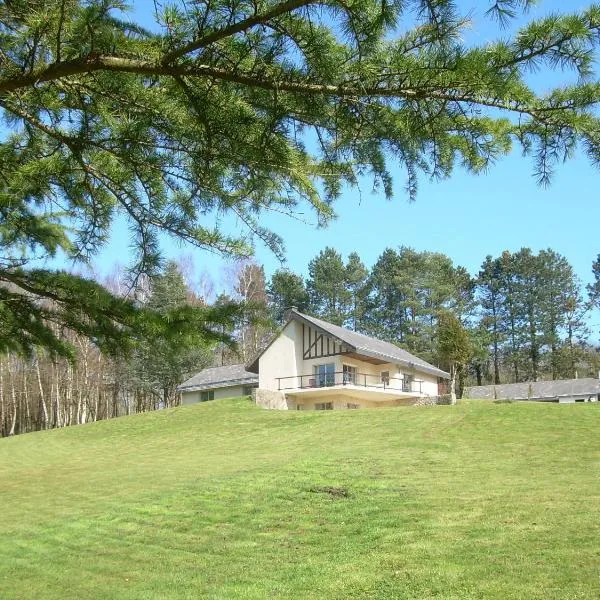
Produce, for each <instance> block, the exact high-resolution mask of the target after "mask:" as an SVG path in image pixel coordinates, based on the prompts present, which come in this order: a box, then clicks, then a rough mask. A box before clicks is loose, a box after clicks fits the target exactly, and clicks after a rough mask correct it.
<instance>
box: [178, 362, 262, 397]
mask: <svg viewBox="0 0 600 600" xmlns="http://www.w3.org/2000/svg"><path fill="white" fill-rule="evenodd" d="M257 385H258V376H257V375H256V374H255V373H249V372H248V371H246V367H245V366H244V365H227V366H225V367H212V368H210V369H204V371H200V373H198V374H196V375H194V376H193V377H192V378H190V379H188V380H187V381H185V382H184V383H182V384H181V385H180V386H178V388H177V389H178V390H179V391H180V392H181V403H182V404H194V403H196V402H205V401H207V400H219V399H221V398H235V397H238V396H249V395H250V394H251V393H252V389H253V388H255V387H256V386H257Z"/></svg>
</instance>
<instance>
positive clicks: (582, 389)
mask: <svg viewBox="0 0 600 600" xmlns="http://www.w3.org/2000/svg"><path fill="white" fill-rule="evenodd" d="M589 394H600V381H599V380H598V379H594V378H591V377H590V378H583V379H558V380H555V381H526V382H524V383H504V384H499V385H480V386H473V387H469V388H467V389H466V390H465V396H467V397H468V398H479V399H482V400H494V399H501V400H528V399H530V398H531V399H543V398H548V399H553V398H560V397H561V396H578V395H589Z"/></svg>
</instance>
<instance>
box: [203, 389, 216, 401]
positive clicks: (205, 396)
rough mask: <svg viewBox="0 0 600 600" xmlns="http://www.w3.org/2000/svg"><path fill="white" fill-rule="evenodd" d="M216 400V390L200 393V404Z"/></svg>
mask: <svg viewBox="0 0 600 600" xmlns="http://www.w3.org/2000/svg"><path fill="white" fill-rule="evenodd" d="M214 399H215V390H204V391H203V392H200V402H206V401H207V400H214Z"/></svg>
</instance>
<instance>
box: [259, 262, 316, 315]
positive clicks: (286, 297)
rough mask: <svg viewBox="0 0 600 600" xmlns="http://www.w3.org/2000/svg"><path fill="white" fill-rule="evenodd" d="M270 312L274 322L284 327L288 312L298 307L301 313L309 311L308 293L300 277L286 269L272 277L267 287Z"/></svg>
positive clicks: (276, 272) (280, 270)
mask: <svg viewBox="0 0 600 600" xmlns="http://www.w3.org/2000/svg"><path fill="white" fill-rule="evenodd" d="M267 298H268V301H269V311H270V314H271V318H272V319H273V321H274V322H275V323H276V324H278V325H282V324H283V323H284V321H285V319H286V315H287V312H288V311H289V310H290V309H291V308H292V307H294V306H295V307H296V308H297V309H298V310H299V311H300V312H306V311H307V310H308V292H307V291H306V286H305V284H304V280H303V279H302V277H300V275H297V274H296V273H293V272H292V271H288V270H285V269H279V270H277V271H275V272H274V273H273V275H272V276H271V281H270V282H269V285H268V286H267Z"/></svg>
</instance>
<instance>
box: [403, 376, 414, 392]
mask: <svg viewBox="0 0 600 600" xmlns="http://www.w3.org/2000/svg"><path fill="white" fill-rule="evenodd" d="M414 379H415V378H414V376H413V375H406V374H404V379H403V380H402V391H403V392H412V391H413V381H414Z"/></svg>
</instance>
